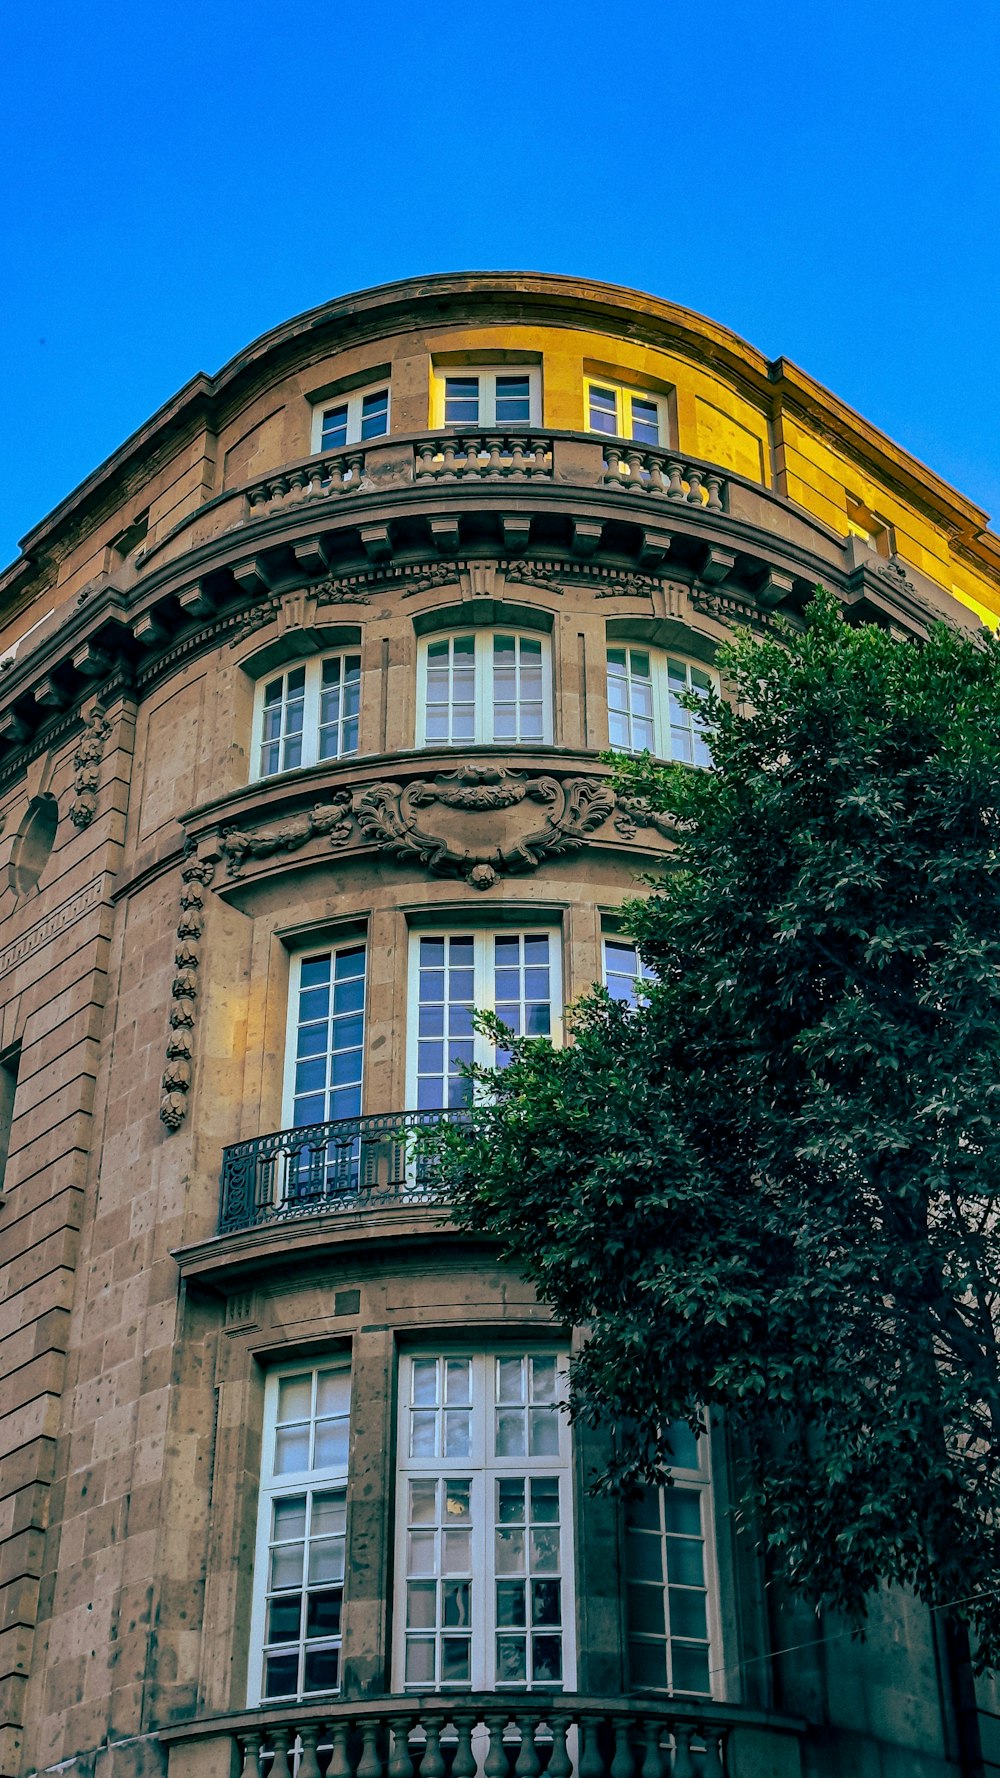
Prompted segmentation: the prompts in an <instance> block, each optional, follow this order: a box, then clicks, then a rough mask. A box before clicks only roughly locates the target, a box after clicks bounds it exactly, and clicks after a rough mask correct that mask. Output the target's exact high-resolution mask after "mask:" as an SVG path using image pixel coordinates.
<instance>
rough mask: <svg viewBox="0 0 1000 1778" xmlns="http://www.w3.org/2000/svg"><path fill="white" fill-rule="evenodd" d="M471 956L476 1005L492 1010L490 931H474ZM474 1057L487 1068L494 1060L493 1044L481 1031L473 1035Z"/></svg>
mask: <svg viewBox="0 0 1000 1778" xmlns="http://www.w3.org/2000/svg"><path fill="white" fill-rule="evenodd" d="M473 958H474V964H473V971H474V977H475V1001H476V1006H477V1007H481V1008H482V1009H483V1010H484V1011H486V1012H493V1011H494V1010H495V1007H496V983H495V980H494V963H493V934H492V932H477V933H476V935H475V947H474V950H473ZM475 1057H476V1061H477V1062H478V1063H480V1065H481V1066H482V1067H484V1068H489V1067H490V1066H491V1065H492V1063H493V1061H494V1060H495V1058H494V1055H493V1045H492V1043H491V1042H490V1040H489V1038H487V1037H485V1036H484V1035H483V1033H482V1032H481V1031H477V1032H476V1036H475Z"/></svg>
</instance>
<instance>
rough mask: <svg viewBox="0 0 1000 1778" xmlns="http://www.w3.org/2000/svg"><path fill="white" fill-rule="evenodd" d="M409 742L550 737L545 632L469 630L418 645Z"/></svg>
mask: <svg viewBox="0 0 1000 1778" xmlns="http://www.w3.org/2000/svg"><path fill="white" fill-rule="evenodd" d="M420 680H421V683H420V695H419V697H418V708H417V745H418V746H420V747H425V746H426V747H431V746H435V745H437V746H446V747H458V746H461V745H462V744H463V743H469V742H476V741H495V742H511V743H513V744H518V745H526V744H528V743H530V742H532V741H537V742H542V743H547V742H550V741H551V740H552V687H551V670H550V654H549V642H548V637H547V636H532V635H523V634H519V633H518V632H516V631H511V630H489V629H481V630H470V631H468V632H466V633H464V634H460V635H449V636H433V637H430V638H428V639H427V640H426V641H425V642H423V643H422V644H421V651H420Z"/></svg>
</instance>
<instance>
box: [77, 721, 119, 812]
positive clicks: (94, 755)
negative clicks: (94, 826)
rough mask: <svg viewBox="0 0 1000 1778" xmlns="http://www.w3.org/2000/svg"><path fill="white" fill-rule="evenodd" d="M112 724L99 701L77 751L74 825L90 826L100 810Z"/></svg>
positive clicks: (78, 743) (86, 724)
mask: <svg viewBox="0 0 1000 1778" xmlns="http://www.w3.org/2000/svg"><path fill="white" fill-rule="evenodd" d="M110 733H111V724H110V722H109V721H108V719H107V717H106V716H105V714H104V711H103V710H102V709H101V707H100V705H99V704H95V705H94V708H93V709H92V710H91V712H90V715H89V716H88V717H87V720H86V722H85V724H84V729H83V734H82V735H81V736H80V739H79V741H78V742H77V744H76V752H75V753H74V755H73V768H74V770H75V772H76V778H75V780H74V786H73V788H74V792H75V795H74V798H73V801H72V803H71V804H70V810H69V818H70V820H71V821H72V823H73V826H74V827H78V828H80V829H81V830H82V829H83V828H85V827H89V826H90V823H91V822H92V821H93V819H94V816H95V815H96V813H97V791H98V786H99V784H100V781H101V761H102V759H103V758H104V749H105V746H106V744H107V739H108V736H109V735H110Z"/></svg>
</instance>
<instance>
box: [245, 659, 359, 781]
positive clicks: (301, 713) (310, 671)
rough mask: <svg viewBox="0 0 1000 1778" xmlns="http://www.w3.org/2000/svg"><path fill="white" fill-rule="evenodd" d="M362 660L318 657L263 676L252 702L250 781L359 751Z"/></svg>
mask: <svg viewBox="0 0 1000 1778" xmlns="http://www.w3.org/2000/svg"><path fill="white" fill-rule="evenodd" d="M360 721H361V656H360V654H359V653H357V651H351V650H346V651H344V652H343V653H338V654H326V655H317V656H315V658H314V659H312V660H308V661H297V662H295V663H293V664H292V665H290V666H287V667H282V669H281V671H280V672H278V673H270V674H265V675H264V677H263V678H262V679H261V680H260V682H259V683H258V686H257V691H256V697H255V700H254V728H253V740H252V745H251V759H252V762H253V778H254V779H257V778H271V777H273V776H274V775H275V773H277V772H291V771H294V770H295V768H296V767H297V766H314V765H318V764H320V762H321V761H322V760H325V759H341V758H343V757H344V755H346V754H348V753H357V751H358V733H359V725H360Z"/></svg>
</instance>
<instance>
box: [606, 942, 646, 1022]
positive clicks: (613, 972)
mask: <svg viewBox="0 0 1000 1778" xmlns="http://www.w3.org/2000/svg"><path fill="white" fill-rule="evenodd" d="M652 974H653V971H652V970H651V969H650V968H649V965H648V964H647V963H644V962H643V960H642V958H641V957H640V955H639V947H638V945H637V944H635V943H633V941H632V940H631V939H629V938H618V937H615V938H610V937H606V938H605V939H604V986H605V987H606V988H607V990H608V993H609V994H610V995H611V997H612V999H613V1000H623V1001H624V1002H625V1004H626V1005H627V1006H635V1005H637V1004H638V1000H639V996H640V994H641V993H642V983H643V982H644V981H649V980H650V978H651V977H652Z"/></svg>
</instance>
